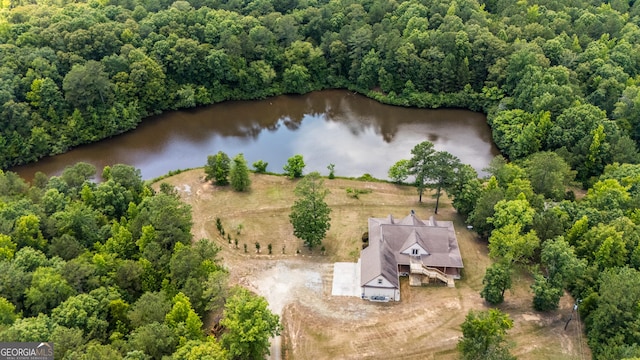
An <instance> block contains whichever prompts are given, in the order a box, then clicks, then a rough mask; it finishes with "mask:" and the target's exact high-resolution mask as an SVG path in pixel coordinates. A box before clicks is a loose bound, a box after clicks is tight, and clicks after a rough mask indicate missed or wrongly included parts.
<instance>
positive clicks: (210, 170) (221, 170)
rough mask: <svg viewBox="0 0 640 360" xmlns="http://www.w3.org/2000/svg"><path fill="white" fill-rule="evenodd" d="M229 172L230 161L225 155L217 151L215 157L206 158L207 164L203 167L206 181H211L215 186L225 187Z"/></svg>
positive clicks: (227, 182)
mask: <svg viewBox="0 0 640 360" xmlns="http://www.w3.org/2000/svg"><path fill="white" fill-rule="evenodd" d="M229 171H231V159H229V156H228V155H227V154H225V153H224V152H222V151H218V153H217V154H216V155H209V156H207V164H206V165H205V166H204V172H205V174H207V176H206V178H205V179H206V180H213V181H214V182H215V183H216V185H227V184H229Z"/></svg>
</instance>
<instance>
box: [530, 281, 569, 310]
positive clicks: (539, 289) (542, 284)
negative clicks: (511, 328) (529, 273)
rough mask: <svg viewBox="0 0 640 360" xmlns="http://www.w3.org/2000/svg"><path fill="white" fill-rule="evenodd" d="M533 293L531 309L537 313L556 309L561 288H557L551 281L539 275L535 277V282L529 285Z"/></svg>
mask: <svg viewBox="0 0 640 360" xmlns="http://www.w3.org/2000/svg"><path fill="white" fill-rule="evenodd" d="M531 290H532V291H533V308H534V309H535V310H537V311H549V310H555V309H557V308H558V304H559V303H560V297H561V296H562V293H563V291H562V287H558V286H557V285H556V284H555V283H554V282H553V281H551V280H550V279H548V278H545V277H544V276H542V275H541V274H536V275H535V280H534V282H533V284H531Z"/></svg>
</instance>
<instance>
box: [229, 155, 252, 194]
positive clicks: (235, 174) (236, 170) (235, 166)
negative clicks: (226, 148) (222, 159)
mask: <svg viewBox="0 0 640 360" xmlns="http://www.w3.org/2000/svg"><path fill="white" fill-rule="evenodd" d="M229 182H230V183H231V187H232V188H233V189H234V190H235V191H248V190H249V188H250V187H251V179H250V178H249V167H248V166H247V161H246V160H245V159H244V156H243V155H242V154H238V155H236V156H235V157H234V158H233V162H232V163H231V170H230V172H229Z"/></svg>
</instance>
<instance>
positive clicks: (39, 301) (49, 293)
mask: <svg viewBox="0 0 640 360" xmlns="http://www.w3.org/2000/svg"><path fill="white" fill-rule="evenodd" d="M74 293H75V291H74V290H73V288H72V287H71V286H70V285H69V284H68V283H67V281H66V280H65V279H64V278H63V277H62V275H61V274H59V273H58V272H57V271H55V270H54V269H52V268H50V267H40V268H38V269H36V271H34V273H33V278H32V280H31V286H30V287H29V288H28V289H27V290H26V293H25V294H26V299H25V305H26V306H27V308H28V309H29V313H30V314H33V315H36V314H38V313H48V312H49V311H51V310H52V309H54V308H55V307H57V306H58V305H59V304H60V303H62V302H63V301H65V300H66V299H67V298H68V297H69V296H72V295H73V294H74Z"/></svg>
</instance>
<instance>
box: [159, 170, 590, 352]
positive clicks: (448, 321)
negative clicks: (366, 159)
mask: <svg viewBox="0 0 640 360" xmlns="http://www.w3.org/2000/svg"><path fill="white" fill-rule="evenodd" d="M164 181H166V182H168V183H170V184H172V185H174V186H175V187H176V189H178V190H179V193H180V196H181V197H182V199H183V200H184V201H185V202H187V203H188V204H190V205H191V206H192V209H193V211H192V213H193V221H194V225H193V228H192V232H193V234H194V238H196V239H200V238H207V239H212V240H213V241H216V242H217V243H218V245H219V246H220V247H221V249H222V250H221V253H220V257H221V258H222V259H223V262H224V264H225V266H227V268H228V269H229V272H230V282H231V283H232V284H239V285H242V286H245V287H247V288H249V289H251V290H254V291H255V292H256V293H258V294H260V295H262V296H264V297H265V298H266V299H267V300H268V302H269V304H270V307H271V309H272V311H274V312H275V313H278V314H280V315H281V319H282V322H283V331H282V338H281V339H276V341H274V342H273V347H272V349H273V350H272V358H274V359H278V358H283V359H296V360H298V359H314V360H321V359H389V358H394V359H457V358H458V352H457V350H456V344H457V342H458V339H459V338H460V336H461V335H462V334H461V331H460V325H461V324H462V323H463V322H464V319H465V316H466V314H467V313H468V311H469V310H472V309H475V310H483V309H487V307H486V305H485V303H484V301H483V299H481V298H480V295H479V292H480V290H481V289H482V277H483V276H484V272H485V270H486V268H487V266H489V264H490V260H489V258H488V255H487V244H486V242H483V241H480V240H479V239H478V238H477V237H476V236H475V234H474V233H472V232H469V231H468V230H467V229H466V226H465V224H464V223H463V222H462V221H461V219H460V218H459V217H458V216H457V214H456V213H455V211H454V210H453V209H452V208H451V206H450V204H449V203H448V202H447V201H443V202H441V209H440V210H439V212H438V213H439V214H438V217H439V218H442V219H447V220H449V219H451V220H453V221H454V225H455V227H456V229H457V230H456V235H457V237H458V242H459V246H460V251H461V254H462V258H463V261H464V266H465V268H464V272H463V278H462V280H460V281H458V282H456V287H455V288H447V287H445V286H429V287H417V288H416V287H409V286H408V281H402V282H401V294H402V295H401V298H402V301H400V302H398V303H370V302H366V301H363V300H361V299H359V298H357V297H344V296H340V297H334V296H331V289H332V286H331V285H332V284H331V281H332V271H333V264H334V262H337V261H356V260H357V258H358V254H359V249H360V247H361V235H362V232H363V231H366V219H367V218H368V217H370V216H386V215H387V214H390V213H391V214H394V216H402V215H404V214H406V213H407V212H408V211H409V209H416V211H417V212H418V213H419V214H421V216H422V217H423V218H428V216H429V215H430V214H429V211H431V210H430V209H432V205H433V204H431V203H430V201H431V199H429V198H427V197H425V199H424V202H423V203H420V204H417V202H416V199H415V189H411V188H402V187H397V186H394V185H392V184H384V183H363V182H357V181H351V180H345V179H336V180H331V181H329V182H326V184H327V186H328V187H330V189H331V194H330V195H329V197H328V198H327V202H328V204H329V205H330V207H331V208H332V210H333V212H332V215H331V216H332V219H333V220H332V224H331V230H330V232H329V233H328V235H327V238H326V239H325V241H324V242H323V244H326V250H327V251H326V252H327V255H321V254H319V252H318V251H316V252H314V253H309V252H308V251H306V250H304V248H303V247H301V245H300V241H299V240H298V239H296V238H295V237H293V235H292V229H291V225H290V224H289V221H288V214H289V211H290V206H291V203H292V202H293V198H292V195H290V194H291V193H293V191H292V186H293V185H292V183H291V181H289V180H288V179H286V178H284V177H274V176H257V175H252V181H253V183H252V190H251V192H250V193H244V194H237V193H234V192H233V191H231V190H228V189H225V188H216V187H212V186H211V185H210V184H208V183H205V182H204V181H203V172H202V170H192V171H188V172H185V173H182V174H178V175H176V176H172V177H170V178H168V179H165V180H164ZM348 188H366V189H367V190H370V191H371V192H370V193H369V194H367V195H363V196H361V197H360V198H352V197H349V196H346V195H345V189H348ZM216 216H219V217H220V218H222V221H223V224H224V225H225V228H226V229H227V235H226V236H220V235H219V234H218V232H217V230H216V225H215V218H216ZM240 230H241V231H240ZM229 233H233V237H234V238H236V237H237V238H239V246H234V244H233V243H232V241H231V238H230V237H229V236H230V235H229ZM257 242H261V243H262V252H258V251H257V249H256V250H253V249H252V248H253V246H252V245H253V244H254V243H257ZM243 245H245V246H246V245H249V251H247V250H244V251H243ZM267 245H273V249H274V251H273V254H267V253H266V250H265V248H266V247H267ZM245 249H246V247H245ZM280 249H282V250H280ZM296 249H298V250H296ZM285 250H286V251H285ZM531 282H532V279H531V277H530V276H529V275H527V274H524V273H523V274H515V275H514V278H513V283H514V286H515V288H514V289H513V291H511V292H507V293H506V294H505V302H504V303H503V304H502V305H501V306H500V307H499V308H500V309H501V310H502V311H504V312H506V313H507V314H509V316H510V317H511V318H512V319H513V320H514V328H513V329H511V330H510V331H509V333H508V337H509V339H510V340H511V341H512V342H513V346H514V347H513V349H512V353H513V354H514V355H516V356H517V357H518V358H519V359H536V360H537V359H589V358H590V357H591V354H590V352H589V349H588V347H587V346H586V340H585V338H584V335H583V334H582V332H581V328H580V326H582V324H581V323H580V322H579V321H572V322H571V323H570V324H569V326H568V328H567V330H566V331H565V330H564V325H565V321H566V319H567V318H568V317H569V315H570V314H571V309H572V306H573V300H572V299H571V298H570V297H569V296H565V297H563V298H562V300H561V304H560V308H559V309H558V310H557V311H552V312H548V313H537V312H535V311H533V309H532V307H531V300H532V294H531V291H530V288H529V287H530V285H531ZM574 319H575V318H574Z"/></svg>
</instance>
